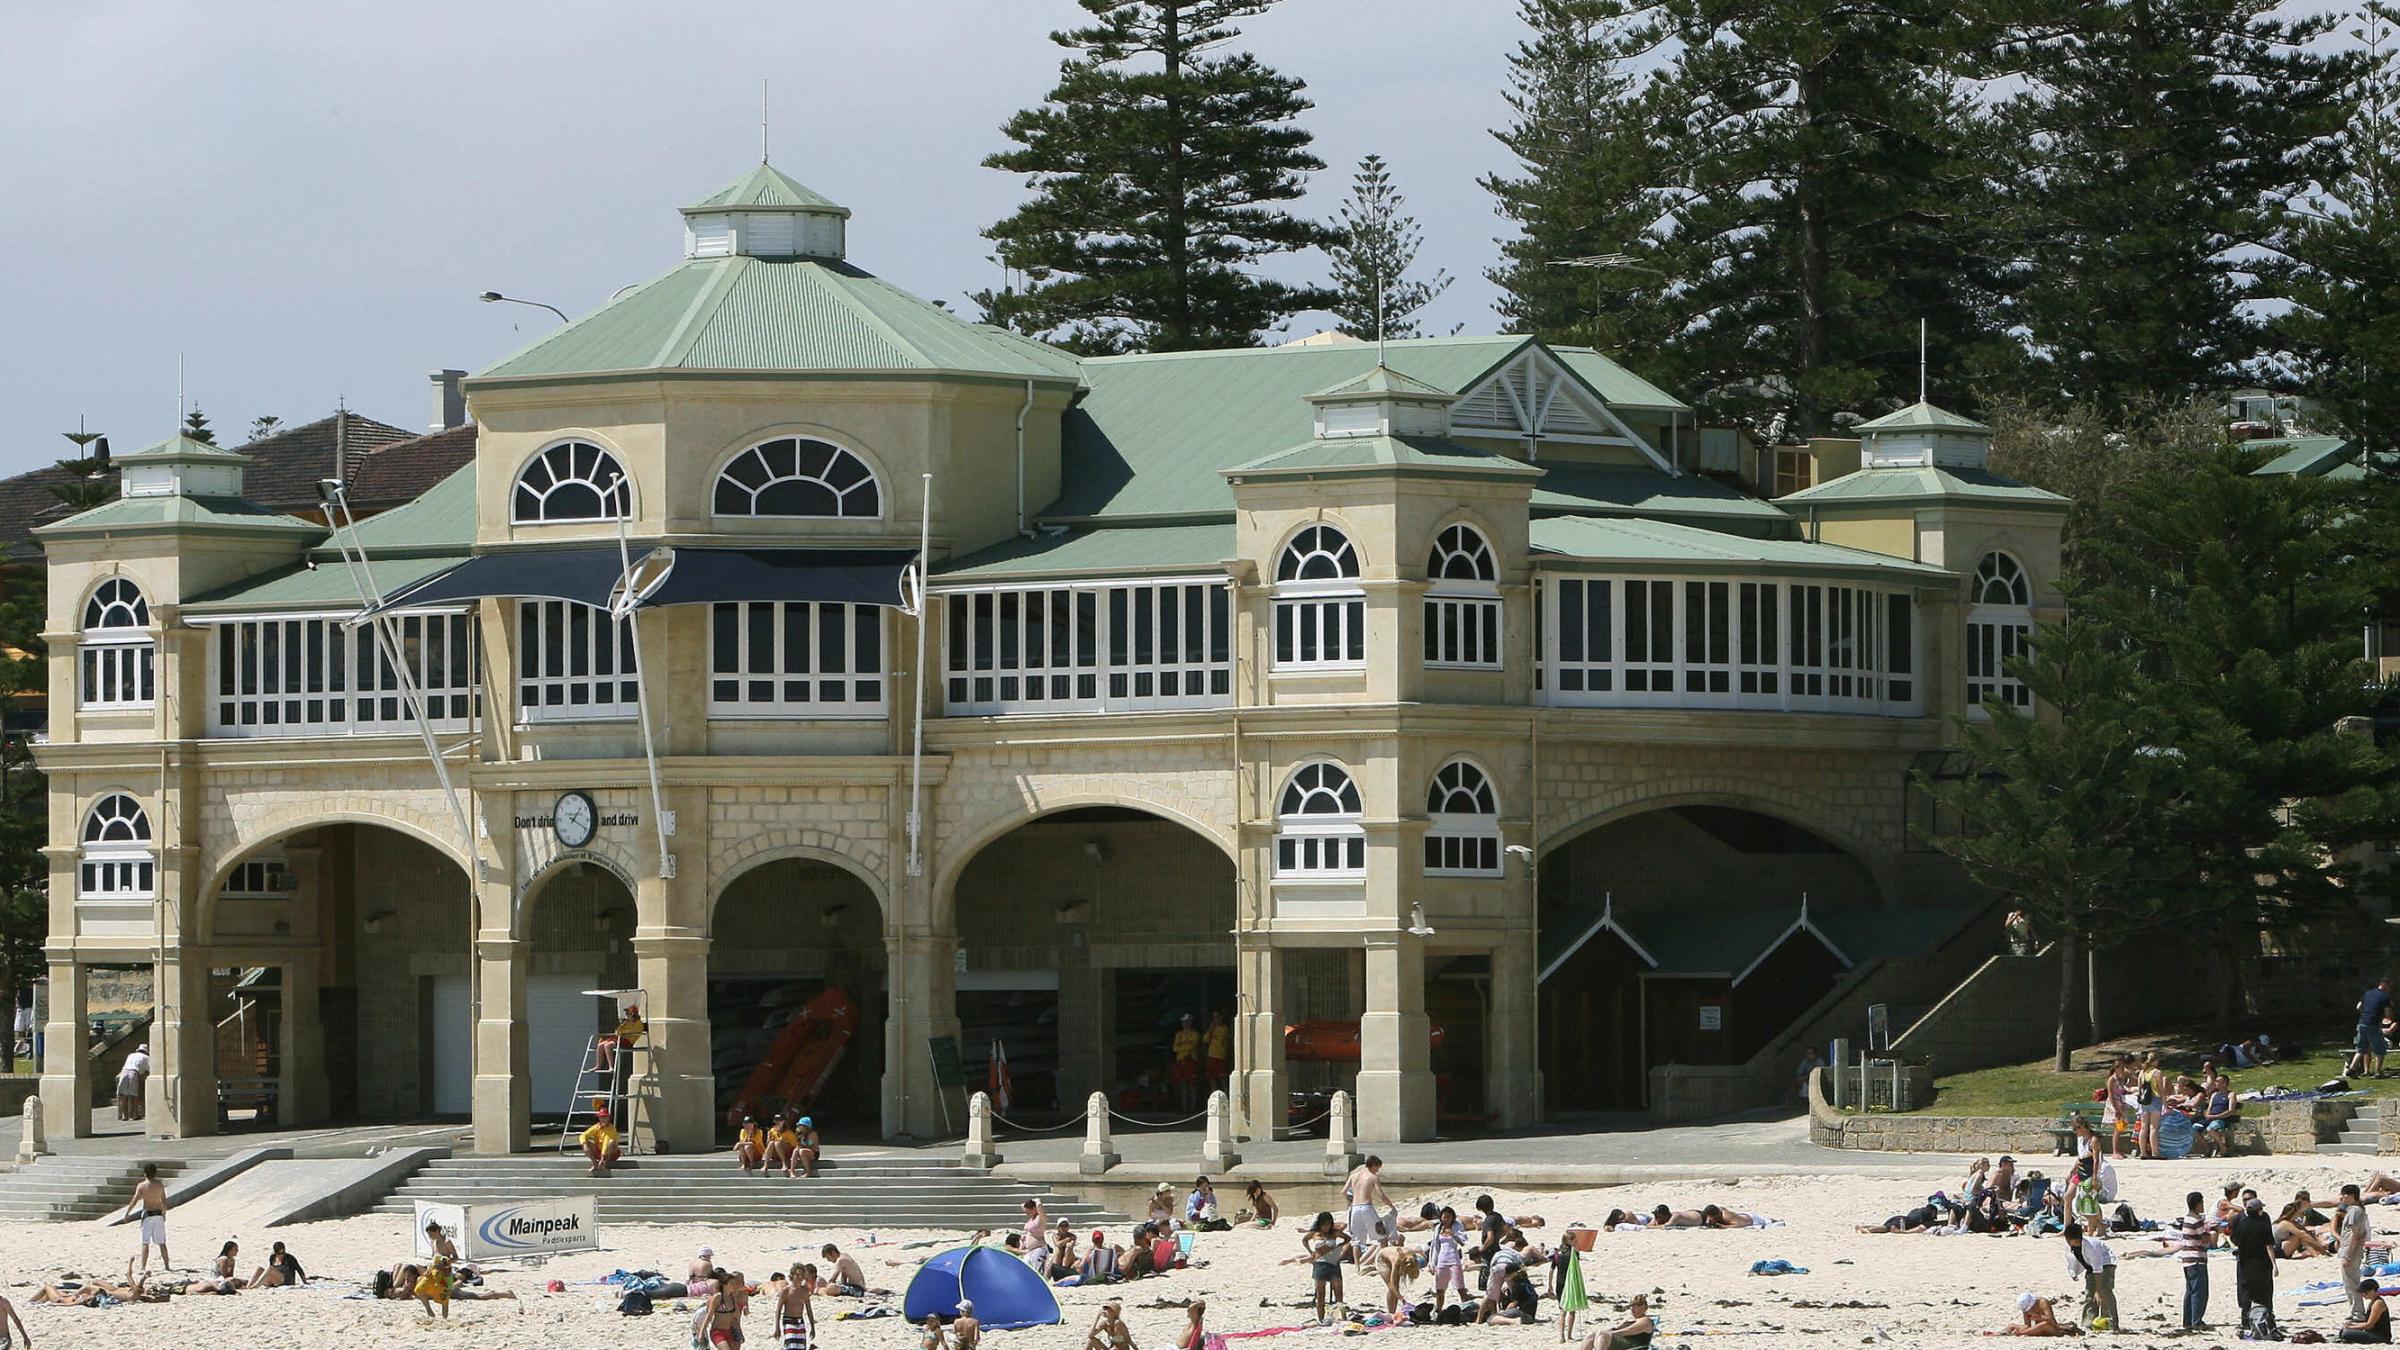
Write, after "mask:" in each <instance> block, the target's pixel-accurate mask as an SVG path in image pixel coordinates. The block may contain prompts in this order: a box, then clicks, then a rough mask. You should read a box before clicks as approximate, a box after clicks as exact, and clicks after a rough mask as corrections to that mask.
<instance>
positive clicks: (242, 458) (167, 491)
mask: <svg viewBox="0 0 2400 1350" xmlns="http://www.w3.org/2000/svg"><path fill="white" fill-rule="evenodd" d="M249 462H250V457H249V456H248V455H245V454H242V453H241V452H240V451H237V450H228V449H226V448H224V447H223V446H218V445H210V444H209V443H208V442H206V441H196V440H193V439H192V438H191V437H189V436H185V435H181V434H177V435H174V436H169V437H168V438H167V439H165V440H163V441H160V442H159V443H158V444H156V445H150V446H144V447H143V448H141V449H139V450H136V451H134V452H133V453H132V454H130V455H119V456H117V465H118V467H119V468H120V469H122V470H123V472H122V473H121V474H120V475H119V478H118V484H119V486H118V494H119V495H120V496H124V497H239V496H241V495H242V466H243V465H245V464H248V463H249Z"/></svg>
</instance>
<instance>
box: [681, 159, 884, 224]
mask: <svg viewBox="0 0 2400 1350" xmlns="http://www.w3.org/2000/svg"><path fill="white" fill-rule="evenodd" d="M711 211H835V212H839V213H841V214H842V215H845V216H846V215H849V214H850V208H849V207H846V206H843V205H841V204H839V203H837V202H835V201H834V200H833V199H832V198H830V197H827V196H826V195H824V194H823V193H821V192H817V191H815V190H813V189H811V188H809V187H808V186H806V185H805V184H803V183H801V182H799V181H798V180H797V179H795V178H793V177H792V176H791V175H790V174H787V173H785V172H783V171H782V170H781V169H778V168H776V167H775V166H774V165H772V164H768V163H766V162H764V161H761V162H760V163H759V166H758V167H757V168H755V169H752V170H751V171H750V172H748V173H746V174H743V175H742V176H741V177H740V178H737V179H735V180H734V181H733V182H732V183H730V184H728V185H726V186H725V187H723V188H721V189H719V190H717V191H716V192H712V193H710V194H709V195H708V196H705V197H702V198H701V199H700V200H698V201H696V202H694V203H692V204H691V205H690V206H687V207H685V208H683V213H684V214H685V215H687V216H689V215H696V214H700V213H703V212H711Z"/></svg>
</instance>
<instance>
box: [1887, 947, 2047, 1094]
mask: <svg viewBox="0 0 2400 1350" xmlns="http://www.w3.org/2000/svg"><path fill="white" fill-rule="evenodd" d="M2057 1026H2058V960H2057V958H2056V957H2055V956H2054V955H2044V956H1995V957H1993V958H1991V959H1990V960H1988V961H1986V962H1984V963H1983V965H1982V966H1981V967H1980V968H1978V969H1977V970H1976V972H1975V973H1974V974H1973V975H1970V976H1968V977H1967V979H1966V981H1965V982H1964V983H1962V984H1960V985H1959V986H1958V988H1957V989H1955V990H1953V991H1951V993H1950V995H1949V996H1948V997H1947V998H1944V999H1943V1000H1942V1001H1941V1002H1940V1003H1937V1004H1935V1005H1934V1007H1933V1009H1932V1011H1930V1012H1928V1013H1926V1014H1925V1015H1924V1016H1923V1017H1922V1018H1919V1019H1918V1021H1917V1023H1916V1025H1914V1026H1912V1027H1909V1028H1907V1029H1906V1030H1905V1031H1903V1032H1902V1033H1901V1034H1900V1036H1899V1037H1898V1038H1897V1039H1895V1040H1894V1041H1893V1042H1892V1050H1893V1052H1894V1053H1896V1054H1900V1055H1906V1056H1910V1057H1912V1058H1913V1057H1924V1058H1928V1059H1931V1060H1932V1061H1933V1069H1934V1072H1935V1073H1936V1074H1953V1073H1967V1072H1970V1071H1972V1070H1975V1069H1988V1068H1991V1067H1992V1066H1994V1065H1997V1064H2015V1063H2018V1062H2021V1061H2023V1060H2028V1059H2037V1058H2039V1057H2040V1056H2041V1055H2042V1054H2043V1053H2044V1052H2045V1051H2047V1050H2049V1049H2050V1048H2051V1047H2052V1045H2053V1044H2054V1043H2055V1039H2056V1036H2057Z"/></svg>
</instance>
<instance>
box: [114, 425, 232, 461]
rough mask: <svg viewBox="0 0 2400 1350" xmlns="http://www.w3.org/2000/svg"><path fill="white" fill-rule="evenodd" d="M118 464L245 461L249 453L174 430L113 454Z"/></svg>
mask: <svg viewBox="0 0 2400 1350" xmlns="http://www.w3.org/2000/svg"><path fill="white" fill-rule="evenodd" d="M116 462H117V463H119V464H247V463H249V462H250V456H248V455H245V454H243V453H242V452H241V451H239V450H228V449H226V448H225V447H224V446H221V445H210V444H209V443H208V442H206V441H196V440H193V439H192V438H191V437H189V436H186V435H184V434H182V433H181V432H177V433H176V434H175V435H172V436H169V437H167V438H166V439H165V440H163V441H160V442H158V443H157V444H156V445H145V446H143V447H142V448H141V449H139V450H136V451H134V452H133V453H132V454H130V455H119V456H117V457H116Z"/></svg>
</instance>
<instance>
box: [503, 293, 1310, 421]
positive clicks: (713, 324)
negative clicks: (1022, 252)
mask: <svg viewBox="0 0 2400 1350" xmlns="http://www.w3.org/2000/svg"><path fill="white" fill-rule="evenodd" d="M645 371H780V372H801V371H816V372H831V373H853V372H936V371H957V372H964V373H968V374H978V375H999V376H1005V377H1007V378H1010V379H1037V380H1045V381H1054V382H1059V383H1067V384H1072V383H1074V382H1075V380H1076V378H1077V376H1076V363H1075V358H1073V357H1071V356H1069V355H1067V354H1066V353H1065V352H1061V351H1058V350H1056V349H1054V348H1050V347H1046V346H1043V345H1042V344H1041V343H1038V342H1034V341H1032V340H1030V339H1028V338H1025V337H1021V336H1019V335H1017V334H1014V333H1008V332H1004V331H1002V330H1000V329H997V328H993V327H989V326H987V325H983V324H973V323H968V322H967V321H965V320H964V319H961V318H959V317H958V316H957V315H954V314H951V313H948V312H947V311H944V310H942V309H939V308H936V307H935V306H933V305H931V304H929V303H927V302H925V301H923V300H920V299H918V298H917V297H915V296H913V295H910V294H908V293H907V292H906V291H903V290H901V289H899V288H898V287H896V286H893V285H891V284H889V283H887V282H885V281H882V280H880V279H878V278H876V277H874V276H872V275H870V274H868V273H866V272H863V271H861V270H859V269H858V268H856V267H853V266H851V265H850V264H848V263H845V262H839V261H835V260H832V259H827V258H754V257H746V256H741V257H726V258H694V259H690V260H687V261H685V262H684V263H682V264H680V265H679V266H677V267H675V268H674V269H673V270H671V271H669V272H667V273H666V274H665V275H663V276H660V277H658V278H656V279H655V280H652V281H649V282H645V283H644V284H642V285H640V286H638V287H635V288H634V289H633V290H631V291H628V292H626V293H625V294H624V295H622V296H619V297H617V298H616V299H615V300H612V301H610V302H609V303H608V304H605V305H602V306H601V307H600V308H599V309H597V310H595V311H593V312H592V313H590V314H587V315H585V316H584V317H582V318H580V319H577V320H576V321H574V322H573V323H570V324H568V325H567V326H566V327H564V328H561V329H559V330H558V331H556V332H554V333H551V334H550V335H548V336H546V337H544V338H543V339H541V340H540V341H539V342H536V343H534V344H533V345H532V346H530V347H527V348H525V349H524V350H523V351H520V352H518V353H517V354H516V355H514V356H511V357H509V358H507V359H506V360H503V361H502V362H500V363H499V364H498V365H496V366H493V367H492V368H491V369H489V370H486V371H484V372H483V373H482V374H480V375H478V376H476V377H475V379H476V380H477V381H491V380H508V379H523V378H540V377H554V376H560V375H596V374H620V373H635V372H645ZM1303 411H1305V408H1303Z"/></svg>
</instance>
